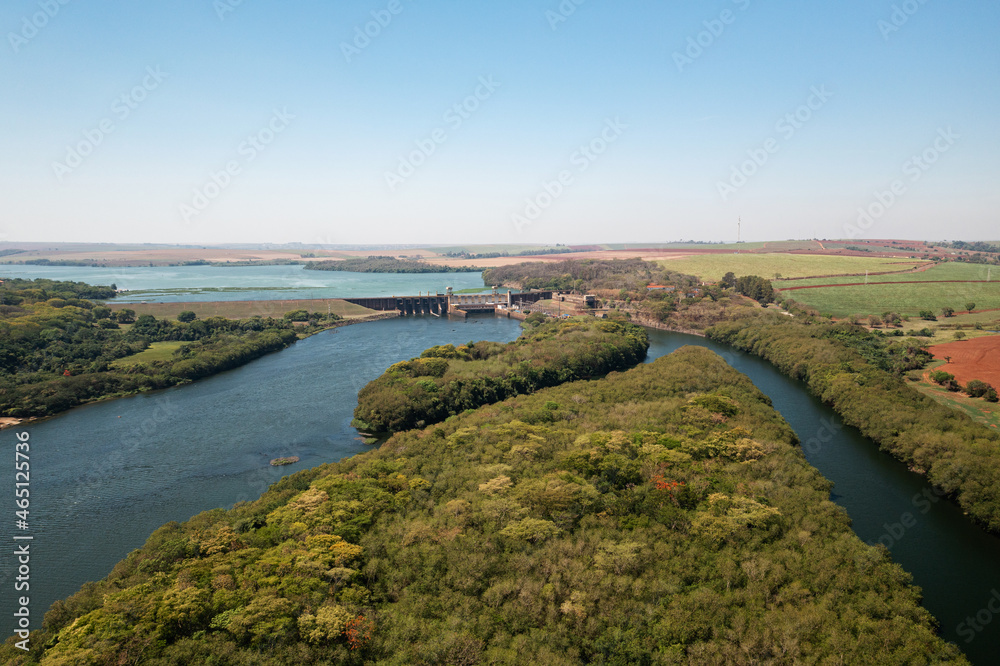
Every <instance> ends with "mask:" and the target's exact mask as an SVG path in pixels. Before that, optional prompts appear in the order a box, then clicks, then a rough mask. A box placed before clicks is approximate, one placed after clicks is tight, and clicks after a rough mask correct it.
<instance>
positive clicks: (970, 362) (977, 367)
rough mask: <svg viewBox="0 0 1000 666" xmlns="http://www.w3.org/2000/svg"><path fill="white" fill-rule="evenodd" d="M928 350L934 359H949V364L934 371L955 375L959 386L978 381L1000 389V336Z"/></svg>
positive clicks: (943, 345) (949, 344)
mask: <svg viewBox="0 0 1000 666" xmlns="http://www.w3.org/2000/svg"><path fill="white" fill-rule="evenodd" d="M928 350H929V351H930V352H931V353H932V354H934V358H936V359H942V360H943V359H944V358H945V357H946V356H949V357H951V362H949V363H946V364H945V365H942V366H941V367H940V368H936V369H938V370H944V371H945V372H950V373H951V374H953V375H955V379H956V380H957V381H958V382H959V383H960V384H963V385H965V384H967V383H969V380H971V379H979V380H981V381H984V382H986V383H987V384H990V385H992V386H995V387H997V388H1000V335H989V336H985V337H981V338H974V339H972V340H961V341H959V342H948V343H945V344H942V345H933V346H931V347H929V348H928Z"/></svg>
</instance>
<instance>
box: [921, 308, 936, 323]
mask: <svg viewBox="0 0 1000 666" xmlns="http://www.w3.org/2000/svg"><path fill="white" fill-rule="evenodd" d="M920 318H921V319H924V320H926V321H937V317H935V316H934V311H933V310H921V311H920Z"/></svg>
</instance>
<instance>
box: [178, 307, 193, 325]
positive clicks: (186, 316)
mask: <svg viewBox="0 0 1000 666" xmlns="http://www.w3.org/2000/svg"><path fill="white" fill-rule="evenodd" d="M197 318H198V315H196V314H195V313H194V312H191V311H190V310H184V311H183V312H180V313H178V314H177V321H179V322H183V323H185V324H187V323H189V322H192V321H194V320H195V319H197Z"/></svg>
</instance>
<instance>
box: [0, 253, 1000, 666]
mask: <svg viewBox="0 0 1000 666" xmlns="http://www.w3.org/2000/svg"><path fill="white" fill-rule="evenodd" d="M32 268H37V267H32ZM268 268H286V267H268ZM76 270H79V269H76ZM102 270H103V269H102ZM131 270H135V269H131ZM186 270H187V269H186ZM226 270H234V269H226ZM255 270H256V269H255ZM311 273H312V272H311V271H310V274H311ZM332 275H336V274H332ZM472 275H473V276H475V274H472ZM34 276H36V277H37V274H36V275H34ZM405 277H409V278H411V279H414V283H416V282H417V281H420V280H421V279H422V278H426V277H427V276H426V275H416V276H405ZM448 277H454V275H450V276H448ZM76 279H80V278H79V276H77V278H76ZM88 279H89V278H88ZM94 281H96V282H100V280H94ZM519 332H520V329H519V327H518V322H516V321H514V320H508V319H501V318H493V317H470V318H469V319H468V320H464V321H462V320H449V319H439V318H436V317H410V318H405V319H403V318H401V319H391V320H384V321H377V322H371V323H366V324H361V325H356V326H348V327H344V328H340V329H337V330H336V331H328V332H324V333H320V334H318V335H315V336H313V337H311V338H307V339H305V340H302V341H300V342H297V343H296V344H294V345H293V346H292V347H290V348H288V349H286V350H284V351H281V352H278V353H275V354H271V355H269V356H266V357H264V358H261V359H258V360H256V361H254V362H252V363H249V364H248V365H246V366H243V367H241V368H237V369H235V370H232V371H229V372H225V373H222V374H220V375H216V376H214V377H210V378H208V379H205V380H201V381H199V382H196V383H193V384H190V385H187V386H181V387H175V388H172V389H167V390H164V391H159V392H156V393H152V394H147V395H140V396H135V397H131V398H124V399H121V400H116V401H111V402H106V403H101V404H96V405H89V406H85V407H81V408H77V409H74V410H72V411H70V412H67V413H65V414H63V415H61V416H58V417H55V418H52V419H49V420H47V421H44V422H40V423H37V424H34V425H31V426H30V427H28V428H27V430H28V431H29V432H30V434H31V444H32V447H31V463H32V464H31V470H32V476H31V498H32V503H31V519H32V520H31V532H30V533H31V534H32V535H33V536H34V541H33V542H32V560H31V592H32V594H31V612H32V628H38V627H39V626H40V624H41V618H42V615H43V613H44V611H45V610H46V609H47V608H48V606H49V605H50V604H51V603H52V602H53V601H55V600H56V599H61V598H64V597H66V596H68V595H70V594H72V593H74V592H75V591H76V590H77V589H79V587H80V585H82V584H83V583H84V582H86V581H90V580H98V579H100V578H103V577H104V576H106V575H107V574H108V573H109V572H110V570H111V568H112V567H113V566H114V564H115V563H116V562H118V561H119V560H121V559H122V558H123V557H124V556H125V555H126V554H127V553H128V552H129V551H131V550H133V549H135V548H137V547H139V546H141V545H142V544H143V543H144V542H145V540H146V538H147V537H148V536H149V534H150V533H151V532H152V531H153V530H155V529H156V528H157V527H159V526H160V525H162V524H163V523H165V522H168V521H171V520H177V521H183V520H186V519H188V518H189V517H191V516H192V515H194V514H196V513H199V512H201V511H204V510H207V509H212V508H215V507H230V506H232V505H233V504H234V503H235V502H238V501H243V500H251V499H255V498H257V497H258V496H259V495H260V494H261V493H262V492H263V491H264V490H265V489H266V488H267V486H268V485H269V484H270V483H273V482H274V481H276V480H277V479H279V478H280V477H281V476H283V475H285V474H288V473H290V472H294V471H296V470H299V469H305V468H308V467H313V466H316V465H318V464H321V463H324V462H329V461H336V460H339V459H341V458H343V457H346V456H350V455H353V454H355V453H359V452H361V451H364V450H366V447H365V445H364V444H363V443H362V442H361V441H360V440H359V439H358V434H357V432H356V431H355V430H354V429H353V428H351V427H350V421H351V416H352V412H353V409H354V406H355V404H356V399H357V392H358V390H359V389H360V388H361V387H362V386H364V385H365V384H366V383H367V382H368V381H370V380H372V379H374V378H375V377H377V376H378V375H380V374H381V373H382V372H383V370H385V368H386V367H388V366H389V365H391V364H392V363H395V362H397V361H400V360H404V359H408V358H411V357H413V356H416V355H418V354H419V353H420V352H421V351H422V350H423V349H425V348H427V347H430V346H432V345H437V344H446V343H449V342H450V343H454V344H460V343H464V342H467V341H469V340H497V341H508V340H512V339H514V338H515V337H517V335H518V334H519ZM650 341H651V346H650V353H649V359H648V360H649V361H652V360H654V359H656V358H658V357H660V356H662V355H664V354H668V353H670V352H672V351H674V350H675V349H677V348H679V347H681V346H683V345H688V344H694V345H699V346H703V347H708V348H709V349H712V350H713V351H715V352H716V353H718V354H720V355H721V356H722V357H723V358H724V359H725V360H726V361H727V362H728V363H729V364H730V365H732V366H733V367H734V368H736V369H737V370H739V371H740V372H743V373H744V374H746V375H748V376H749V377H750V378H751V379H752V380H753V382H754V383H755V384H756V385H757V387H758V388H759V389H760V390H762V391H763V392H764V393H766V394H767V395H769V396H770V397H771V400H772V402H773V404H774V407H775V408H776V409H777V410H778V411H779V412H780V413H781V414H782V415H783V416H784V418H785V419H786V420H787V421H788V422H789V424H790V425H791V426H792V428H793V429H794V430H795V432H796V433H797V434H798V436H799V438H800V439H801V441H802V449H803V452H804V453H805V455H806V458H807V459H808V460H809V462H810V463H811V464H812V465H813V466H815V467H816V468H817V469H819V471H820V472H821V473H822V474H823V475H824V476H825V477H826V478H828V479H830V480H831V481H833V482H834V484H835V486H834V489H833V492H832V499H833V500H834V501H835V502H837V503H838V504H839V505H841V506H843V507H844V508H845V509H846V510H847V511H848V513H849V514H850V516H851V518H852V520H853V525H854V529H855V531H856V532H857V534H858V535H859V536H860V538H861V539H862V540H864V541H866V542H868V543H880V542H881V543H882V544H884V545H886V546H887V547H888V548H889V550H890V551H891V553H892V556H893V558H894V559H895V560H896V561H897V562H899V563H900V564H901V565H902V566H903V568H905V569H906V570H907V571H909V572H910V573H911V574H913V578H914V583H915V584H916V585H919V586H920V587H921V588H922V589H923V594H924V605H925V607H927V609H928V610H929V611H930V612H931V613H932V614H934V615H935V616H936V617H937V618H938V619H939V620H940V622H941V633H942V634H943V635H944V636H945V638H947V639H948V640H951V641H953V642H955V643H957V644H958V645H959V647H961V648H962V650H963V651H965V652H966V653H967V654H968V655H969V656H970V658H971V659H972V660H973V661H974V663H978V664H990V663H994V661H993V660H994V657H995V655H997V654H1000V617H998V618H996V621H995V622H994V623H993V624H990V625H988V626H985V627H984V630H982V631H979V632H973V631H972V630H971V629H970V628H969V627H968V625H963V622H965V620H966V618H967V617H972V618H975V617H976V616H977V613H979V615H980V619H982V618H984V617H985V614H984V613H989V611H988V609H987V606H988V603H989V601H990V598H991V596H992V594H993V591H994V590H1000V539H998V538H996V537H992V536H989V535H987V534H986V533H984V532H983V531H982V530H980V529H979V528H978V527H976V526H975V525H973V524H972V523H971V522H970V521H969V520H968V519H967V518H966V517H965V516H964V515H962V512H961V511H960V510H959V509H958V508H957V507H956V506H955V505H953V504H951V503H950V502H947V501H944V500H941V501H937V502H933V503H932V502H930V501H928V500H926V497H927V495H926V494H925V493H924V491H928V492H929V491H930V488H929V486H928V485H927V484H926V483H925V482H924V481H923V480H922V478H921V477H919V476H917V475H915V474H912V473H910V472H909V471H908V470H907V469H906V468H905V467H904V466H903V465H902V464H901V463H899V462H897V461H895V460H894V459H892V458H891V457H889V456H888V455H886V454H883V453H881V452H880V451H878V449H877V447H876V446H875V445H874V444H873V443H872V442H870V441H869V440H867V439H865V438H864V437H862V436H861V435H860V434H859V433H858V432H857V431H856V430H854V429H853V428H850V427H847V426H843V425H842V424H841V422H840V420H839V417H838V416H837V415H836V414H835V413H834V412H833V410H831V409H830V408H828V407H826V406H824V405H823V404H822V403H821V402H819V401H818V400H817V399H815V398H813V397H812V396H811V395H809V393H808V392H807V390H806V388H805V385H804V384H802V383H801V382H798V381H795V380H792V379H789V378H787V377H785V376H784V375H782V374H780V373H779V372H778V371H777V370H776V369H775V368H774V367H773V366H771V365H770V364H769V363H767V362H766V361H763V360H761V359H759V358H757V357H755V356H751V355H749V354H745V353H743V352H739V351H736V350H733V349H731V348H729V347H726V346H723V345H719V344H717V343H714V342H712V341H710V340H706V339H704V338H699V337H695V336H689V335H682V334H677V333H667V332H662V331H650ZM19 430H20V429H8V430H4V431H2V432H0V442H2V445H3V447H4V450H5V451H13V450H14V442H15V433H16V432H18V431H19ZM279 456H299V457H300V458H301V461H300V462H299V463H296V464H295V465H291V466H289V467H281V468H275V467H271V466H270V465H269V464H268V461H269V460H270V459H272V458H277V457H279ZM0 493H2V494H3V496H5V497H10V496H11V495H12V494H13V475H10V474H5V475H2V481H0ZM931 495H932V496H933V493H931ZM935 499H936V496H935ZM907 516H908V517H907ZM10 518H11V519H10V520H5V521H3V526H2V527H0V538H3V539H4V540H5V541H6V542H7V543H8V544H10V543H12V540H11V539H12V536H13V532H14V526H13V517H12V516H11V517H10ZM0 567H2V568H0V579H2V580H0V585H2V586H3V589H4V593H3V599H4V600H7V599H10V597H11V592H10V590H11V589H12V582H11V581H12V579H13V576H14V570H13V562H12V558H11V557H9V556H6V557H3V558H0ZM5 605H7V606H9V604H5ZM0 618H2V620H0V629H2V631H3V634H4V635H10V634H11V633H12V630H13V623H12V621H11V619H12V618H11V617H10V614H9V613H4V614H3V615H0ZM990 619H992V617H991V618H990ZM970 637H971V640H967V639H969V638H970Z"/></svg>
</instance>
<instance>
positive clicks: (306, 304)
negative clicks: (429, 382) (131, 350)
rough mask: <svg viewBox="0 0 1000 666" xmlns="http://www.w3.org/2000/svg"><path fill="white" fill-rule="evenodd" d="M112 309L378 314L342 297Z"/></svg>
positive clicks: (172, 313)
mask: <svg viewBox="0 0 1000 666" xmlns="http://www.w3.org/2000/svg"><path fill="white" fill-rule="evenodd" d="M108 307H110V308H111V309H112V310H121V309H124V308H128V309H130V310H135V313H136V314H137V315H144V314H151V315H153V316H154V317H156V318H157V319H164V318H166V319H176V318H177V315H178V314H180V313H181V312H183V311H185V310H190V311H191V312H194V313H195V314H196V315H198V318H199V319H207V318H208V317H225V318H226V319H246V318H247V317H253V316H254V315H259V316H261V317H274V318H275V319H280V318H281V317H283V316H284V315H285V313H286V312H291V311H293V310H308V311H309V312H321V313H325V312H332V313H333V314H337V315H340V316H341V317H345V318H352V317H364V316H366V315H370V314H374V313H375V311H374V310H369V309H368V308H363V307H361V306H360V305H355V304H354V303H348V302H347V301H342V300H339V299H301V300H287V301H206V302H190V303H109V304H108Z"/></svg>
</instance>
